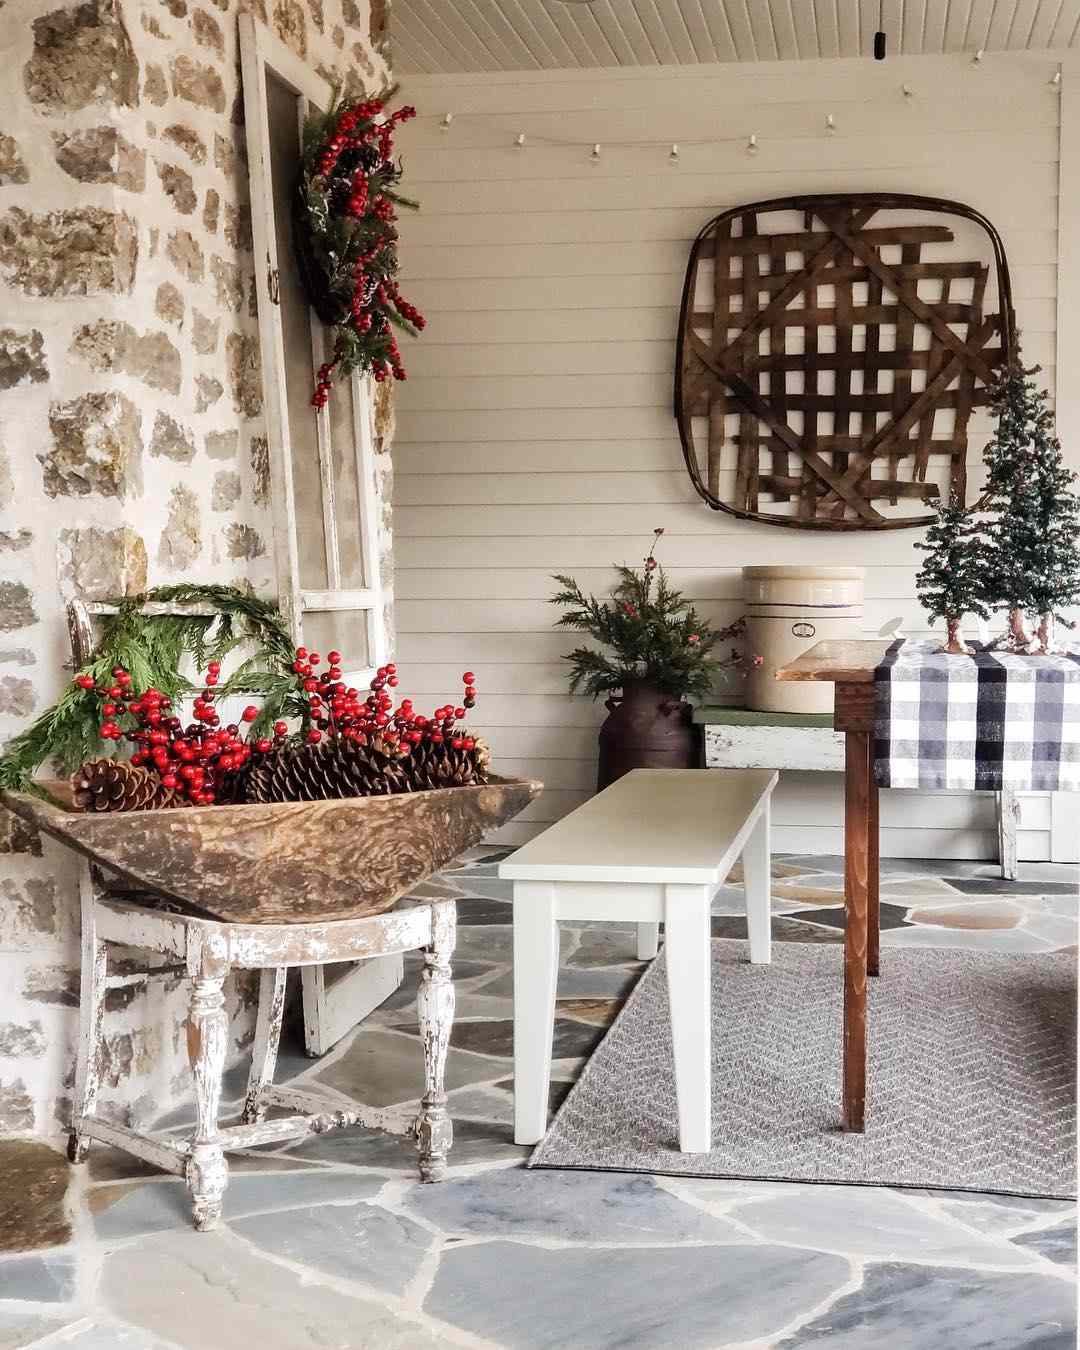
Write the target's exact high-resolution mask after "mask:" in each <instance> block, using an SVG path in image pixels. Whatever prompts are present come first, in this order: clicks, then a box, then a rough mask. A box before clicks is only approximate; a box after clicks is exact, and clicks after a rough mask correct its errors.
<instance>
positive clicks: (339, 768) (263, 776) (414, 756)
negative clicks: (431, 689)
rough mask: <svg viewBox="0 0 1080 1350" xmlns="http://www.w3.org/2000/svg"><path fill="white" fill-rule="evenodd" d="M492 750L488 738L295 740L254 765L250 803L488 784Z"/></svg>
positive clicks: (371, 795)
mask: <svg viewBox="0 0 1080 1350" xmlns="http://www.w3.org/2000/svg"><path fill="white" fill-rule="evenodd" d="M490 761H491V755H490V752H489V751H488V748H487V746H486V745H485V744H484V742H483V741H477V742H476V746H475V748H474V749H472V750H455V749H454V748H453V746H452V745H450V744H449V743H447V742H443V744H442V745H435V744H433V743H432V742H430V741H425V742H423V743H422V744H421V745H418V746H414V747H412V748H410V749H402V748H401V747H399V746H390V745H387V743H386V742H385V741H383V740H382V739H381V738H379V739H377V740H375V741H373V742H372V743H371V744H369V745H356V744H354V743H353V742H351V741H341V740H337V739H332V740H326V741H321V742H320V743H319V744H318V745H290V746H285V747H284V748H282V749H281V750H277V751H274V752H273V753H271V754H269V755H267V756H266V757H265V758H264V759H263V760H261V761H260V762H259V763H258V764H256V765H255V767H254V768H252V770H251V772H250V774H249V776H248V780H247V797H246V800H247V801H249V802H318V801H328V800H331V799H333V798H338V797H385V796H389V795H391V794H394V793H399V792H425V791H427V790H428V789H430V788H444V787H471V786H475V785H476V784H480V783H486V782H487V777H488V765H489V764H490Z"/></svg>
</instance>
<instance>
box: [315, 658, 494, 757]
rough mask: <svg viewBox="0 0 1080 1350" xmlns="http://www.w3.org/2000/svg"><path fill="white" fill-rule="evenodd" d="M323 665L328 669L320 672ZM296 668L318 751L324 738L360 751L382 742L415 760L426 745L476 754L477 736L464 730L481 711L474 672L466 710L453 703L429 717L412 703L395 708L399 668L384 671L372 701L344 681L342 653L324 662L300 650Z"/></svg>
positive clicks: (467, 679)
mask: <svg viewBox="0 0 1080 1350" xmlns="http://www.w3.org/2000/svg"><path fill="white" fill-rule="evenodd" d="M322 665H325V669H323V670H320V666H322ZM292 668H293V672H294V673H295V675H296V682H297V688H298V691H299V692H300V693H301V695H302V696H303V697H304V698H306V700H307V707H308V718H309V721H310V729H309V730H308V732H307V740H308V742H309V743H310V744H312V745H318V744H319V742H320V741H322V739H323V737H324V736H330V737H334V738H337V739H339V740H341V741H347V742H351V743H352V744H354V745H368V744H371V743H373V742H375V741H376V740H377V741H378V742H379V743H380V745H381V746H382V747H383V748H384V749H388V750H389V751H390V752H391V753H393V754H396V755H398V756H404V755H407V754H411V753H412V751H413V749H414V748H415V747H416V746H418V745H423V744H424V743H425V742H430V743H432V744H433V745H442V744H444V743H447V742H449V744H450V745H452V747H453V748H454V749H455V750H474V749H475V748H476V738H475V736H471V735H470V734H469V733H468V731H467V730H466V729H465V727H463V726H461V725H460V722H461V719H462V718H464V716H465V714H466V711H467V710H468V709H469V708H472V707H475V705H476V697H477V689H476V682H475V681H476V677H475V676H474V675H473V673H472V671H471V670H470V671H466V672H465V674H464V675H463V676H462V683H463V684H464V686H465V690H464V697H463V698H462V701H461V704H460V705H454V704H452V703H447V704H445V705H444V706H442V707H439V708H436V709H435V710H434V711H433V712H432V713H431V715H430V716H426V715H424V714H423V713H418V712H417V711H416V708H415V705H414V704H413V701H412V699H410V698H405V699H402V700H401V702H400V703H399V704H398V706H397V707H396V708H395V706H394V696H393V694H392V693H390V692H388V691H389V690H392V689H395V688H396V687H397V684H398V673H397V666H396V665H394V663H393V662H388V663H387V664H386V665H385V666H380V667H379V668H378V670H377V671H376V672H375V677H374V679H373V680H372V681H371V685H370V692H369V693H368V694H367V696H366V697H364V696H362V695H361V693H360V691H359V690H358V689H355V688H352V687H351V686H348V685H346V684H345V682H344V681H343V679H342V671H341V653H340V652H330V653H329V655H328V656H327V657H326V658H325V662H324V660H323V658H322V657H321V656H320V655H319V653H318V652H313V651H309V650H308V649H307V648H306V647H298V648H297V649H296V656H295V659H294V661H293V666H292Z"/></svg>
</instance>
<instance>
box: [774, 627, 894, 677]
mask: <svg viewBox="0 0 1080 1350" xmlns="http://www.w3.org/2000/svg"><path fill="white" fill-rule="evenodd" d="M892 642H893V639H892V638H868V639H858V640H852V641H847V640H841V641H831V642H816V643H815V644H814V645H813V646H812V647H811V648H810V650H809V651H808V652H804V653H803V654H802V656H800V657H799V658H798V659H797V660H795V661H792V662H791V664H790V665H787V666H781V667H780V669H779V670H778V671H777V672H776V678H777V679H778V680H818V681H822V682H825V683H829V684H872V683H873V680H874V671H875V670H876V669H877V667H878V666H880V665H881V662H882V660H883V659H884V657H885V653H886V652H887V651H888V650H889V648H890V647H891V646H892Z"/></svg>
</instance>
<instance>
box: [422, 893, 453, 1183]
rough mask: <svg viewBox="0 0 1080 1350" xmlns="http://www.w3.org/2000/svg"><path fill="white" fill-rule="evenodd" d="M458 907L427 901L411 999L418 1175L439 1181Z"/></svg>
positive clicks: (446, 1139) (445, 1141) (446, 1125)
mask: <svg viewBox="0 0 1080 1350" xmlns="http://www.w3.org/2000/svg"><path fill="white" fill-rule="evenodd" d="M456 922H457V909H456V906H455V905H454V902H453V901H452V900H450V901H444V902H442V903H439V904H435V905H433V906H432V922H431V927H432V933H431V945H430V946H429V947H427V948H425V950H424V970H423V974H422V975H421V977H420V989H419V992H418V994H417V998H416V1004H417V1011H418V1013H419V1021H420V1037H421V1039H422V1041H423V1043H424V1096H423V1098H422V1100H421V1102H420V1114H419V1115H418V1116H417V1117H416V1125H415V1131H416V1147H417V1149H418V1151H419V1154H420V1180H421V1181H443V1180H445V1178H446V1155H447V1153H448V1152H449V1151H450V1145H451V1144H452V1143H453V1140H454V1126H453V1123H452V1122H451V1120H450V1116H449V1114H448V1113H447V1110H446V1056H447V1053H448V1051H449V1049H450V1028H451V1027H452V1026H453V1023H454V984H453V980H452V977H451V971H450V957H451V956H452V955H453V952H454V941H455V932H454V930H455V925H456Z"/></svg>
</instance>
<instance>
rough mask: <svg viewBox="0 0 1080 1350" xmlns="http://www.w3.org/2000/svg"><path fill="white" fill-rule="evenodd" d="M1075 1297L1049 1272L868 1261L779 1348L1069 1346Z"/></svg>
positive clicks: (1061, 1349)
mask: <svg viewBox="0 0 1080 1350" xmlns="http://www.w3.org/2000/svg"><path fill="white" fill-rule="evenodd" d="M1075 1304H1076V1297H1075V1293H1074V1291H1073V1290H1072V1288H1071V1286H1070V1284H1069V1283H1068V1282H1067V1281H1065V1280H1058V1279H1055V1278H1054V1277H1053V1276H1046V1275H991V1274H988V1273H986V1272H985V1271H970V1270H935V1269H933V1268H932V1267H927V1266H908V1265H895V1264H894V1265H882V1266H870V1267H868V1268H867V1270H866V1275H865V1278H864V1281H863V1285H862V1288H861V1289H859V1290H857V1291H856V1292H855V1293H853V1294H848V1295H847V1296H846V1297H844V1298H842V1299H840V1300H838V1302H836V1303H835V1304H833V1306H832V1307H831V1308H829V1309H828V1310H827V1311H826V1312H824V1313H822V1315H821V1316H820V1317H818V1318H815V1319H814V1320H813V1321H812V1322H810V1323H809V1324H808V1325H807V1326H804V1327H803V1328H802V1329H801V1330H799V1331H796V1332H794V1333H793V1334H792V1335H791V1336H789V1337H787V1338H786V1339H785V1340H783V1341H780V1342H779V1343H778V1345H777V1350H803V1347H805V1346H823V1347H827V1350H868V1347H879V1348H880V1350H887V1348H888V1350H891V1347H893V1346H895V1347H897V1350H900V1347H909V1346H910V1347H911V1350H915V1347H916V1346H918V1345H919V1344H920V1336H925V1339H923V1340H922V1344H923V1345H926V1346H928V1347H929V1346H931V1345H933V1346H935V1347H936V1346H940V1347H941V1350H1073V1347H1074V1346H1075V1345H1076V1315H1075ZM919 1328H923V1332H920V1331H919V1330H918V1329H919Z"/></svg>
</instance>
